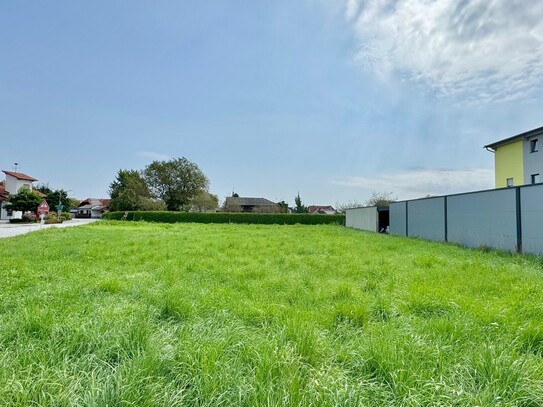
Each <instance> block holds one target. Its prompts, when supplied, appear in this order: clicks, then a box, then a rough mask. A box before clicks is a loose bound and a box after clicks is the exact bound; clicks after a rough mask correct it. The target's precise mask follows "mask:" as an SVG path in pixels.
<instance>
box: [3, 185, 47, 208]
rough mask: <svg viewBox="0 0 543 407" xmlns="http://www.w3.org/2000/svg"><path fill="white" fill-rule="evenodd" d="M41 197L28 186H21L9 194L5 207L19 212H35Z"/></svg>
mask: <svg viewBox="0 0 543 407" xmlns="http://www.w3.org/2000/svg"><path fill="white" fill-rule="evenodd" d="M41 201H42V198H40V197H39V196H38V195H36V194H35V193H34V192H32V191H31V190H30V189H28V188H21V189H20V190H19V192H17V193H16V194H10V196H9V203H8V205H6V208H7V209H11V210H14V211H21V212H36V211H37V210H38V206H39V205H40V203H41Z"/></svg>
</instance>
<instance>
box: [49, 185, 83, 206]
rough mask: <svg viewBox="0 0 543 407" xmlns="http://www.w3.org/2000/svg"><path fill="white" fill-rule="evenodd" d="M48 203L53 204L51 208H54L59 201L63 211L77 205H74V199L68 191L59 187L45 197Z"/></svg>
mask: <svg viewBox="0 0 543 407" xmlns="http://www.w3.org/2000/svg"><path fill="white" fill-rule="evenodd" d="M45 199H46V200H47V203H48V204H49V205H50V206H51V210H54V208H55V205H58V204H59V202H60V204H61V205H62V210H63V211H69V210H70V209H72V208H74V207H76V206H77V205H76V206H74V205H73V204H74V200H73V199H71V198H69V197H68V192H67V191H65V190H63V189H57V190H54V191H51V192H49V193H48V194H47V196H46V197H45Z"/></svg>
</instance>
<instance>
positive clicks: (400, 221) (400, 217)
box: [389, 202, 407, 236]
mask: <svg viewBox="0 0 543 407" xmlns="http://www.w3.org/2000/svg"><path fill="white" fill-rule="evenodd" d="M406 215H407V202H391V204H390V209H389V216H390V227H389V232H390V234H391V235H398V236H407V233H406V232H407V223H406V220H407V219H406Z"/></svg>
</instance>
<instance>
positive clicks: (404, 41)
mask: <svg viewBox="0 0 543 407" xmlns="http://www.w3.org/2000/svg"><path fill="white" fill-rule="evenodd" d="M345 15H346V19H347V20H348V21H350V22H351V24H353V27H354V29H355V30H356V34H357V36H358V38H359V40H360V49H359V52H358V54H357V59H358V60H359V61H361V62H363V63H364V65H366V66H367V67H368V68H369V69H371V70H373V71H375V72H376V73H378V74H379V75H381V76H383V77H387V76H388V75H391V74H401V75H402V76H403V77H405V78H408V79H410V80H413V81H416V82H419V83H423V84H425V85H427V86H429V87H430V88H431V89H433V90H435V91H436V92H437V93H438V94H440V95H441V96H451V97H455V96H461V97H463V98H464V99H466V98H467V99H468V100H471V101H473V102H477V103H485V102H489V101H495V100H514V99H518V98H522V97H525V96H526V95H527V94H528V93H529V92H530V91H531V90H532V89H533V88H534V87H536V86H540V85H541V78H542V77H543V1H526V0H374V1H364V0H345Z"/></svg>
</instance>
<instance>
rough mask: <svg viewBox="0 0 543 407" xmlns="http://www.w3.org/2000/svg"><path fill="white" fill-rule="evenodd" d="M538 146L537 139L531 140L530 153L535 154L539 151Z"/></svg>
mask: <svg viewBox="0 0 543 407" xmlns="http://www.w3.org/2000/svg"><path fill="white" fill-rule="evenodd" d="M538 144H539V143H538V142H537V139H533V140H530V153H535V152H536V151H537V150H538V147H539V145H538Z"/></svg>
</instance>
